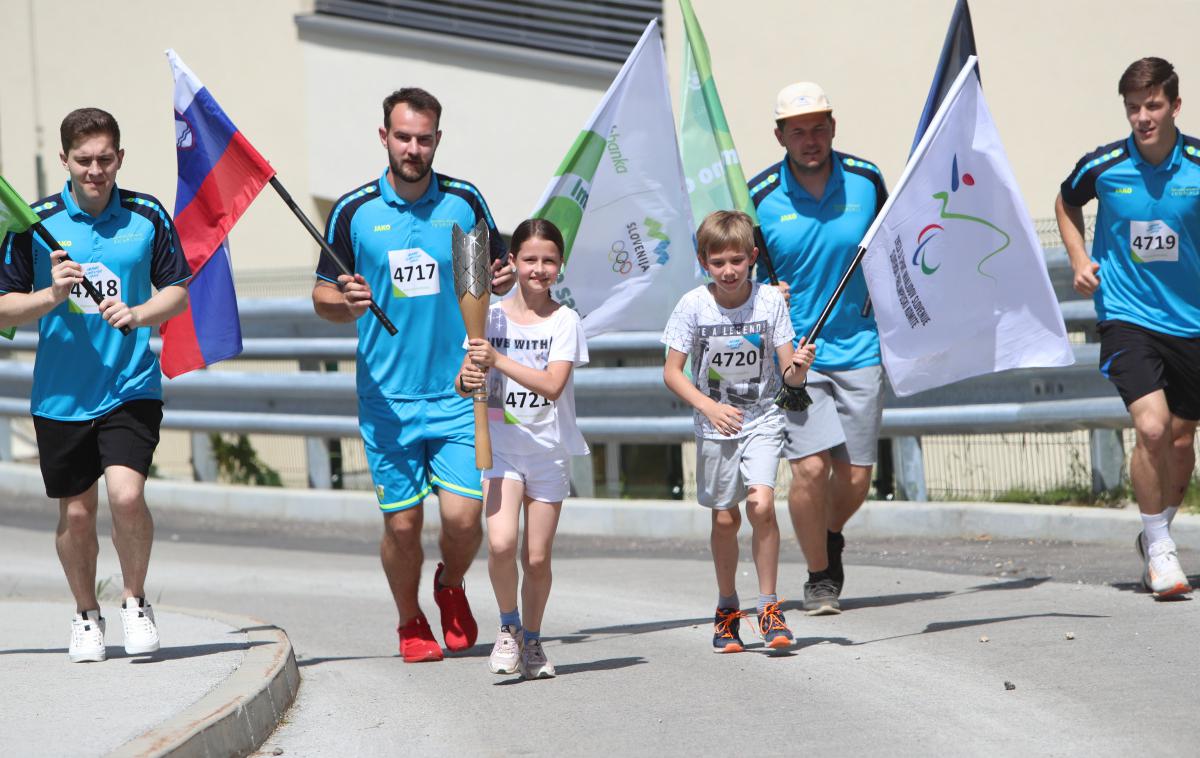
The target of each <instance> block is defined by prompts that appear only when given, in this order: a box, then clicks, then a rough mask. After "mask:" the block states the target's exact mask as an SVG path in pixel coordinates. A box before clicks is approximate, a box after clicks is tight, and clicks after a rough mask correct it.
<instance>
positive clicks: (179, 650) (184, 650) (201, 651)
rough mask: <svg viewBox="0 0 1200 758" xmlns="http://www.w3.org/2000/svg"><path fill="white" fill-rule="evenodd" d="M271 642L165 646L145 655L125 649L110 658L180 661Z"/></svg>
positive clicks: (153, 661) (139, 661) (135, 661)
mask: <svg viewBox="0 0 1200 758" xmlns="http://www.w3.org/2000/svg"><path fill="white" fill-rule="evenodd" d="M269 644H271V643H269V642H215V643H212V644H209V645H184V646H181V647H164V648H162V649H161V650H159V651H158V652H157V653H147V654H145V655H125V651H123V650H122V651H121V652H120V653H119V654H117V655H113V656H109V657H110V658H132V659H133V660H131V661H130V663H159V662H161V661H178V660H183V659H184V658H199V657H201V656H205V655H216V654H218V653H228V652H231V651H233V650H249V649H250V648H252V647H258V646H260V645H269Z"/></svg>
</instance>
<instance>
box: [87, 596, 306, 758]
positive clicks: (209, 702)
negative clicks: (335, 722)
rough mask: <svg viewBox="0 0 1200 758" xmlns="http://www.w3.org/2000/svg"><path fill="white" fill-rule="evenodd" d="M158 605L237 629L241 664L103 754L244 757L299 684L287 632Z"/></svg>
mask: <svg viewBox="0 0 1200 758" xmlns="http://www.w3.org/2000/svg"><path fill="white" fill-rule="evenodd" d="M162 610H164V611H166V610H170V611H174V612H175V613H186V614H189V615H192V616H202V617H205V618H212V619H216V620H217V621H220V622H222V623H225V624H228V625H230V626H232V627H234V628H236V629H239V630H241V631H243V632H245V634H246V638H247V642H249V643H250V647H249V649H247V651H246V655H245V656H244V657H243V658H242V663H241V665H239V666H238V667H237V669H236V670H235V671H234V672H233V673H232V674H230V675H229V677H227V678H226V679H225V680H224V681H223V682H221V683H220V684H218V685H217V686H216V687H215V688H214V689H213V690H212V691H211V692H209V693H208V694H207V695H205V696H204V697H202V698H201V699H200V700H198V701H196V702H195V703H193V704H192V705H190V706H188V707H187V708H185V709H184V710H183V711H181V712H180V713H178V714H176V715H175V716H173V717H171V718H169V719H167V720H166V721H165V722H163V723H161V724H159V725H158V726H156V727H154V728H153V729H151V730H150V731H148V732H146V733H145V734H143V735H141V736H140V737H137V738H135V739H133V740H131V741H130V742H127V743H125V744H124V745H122V746H121V747H119V748H117V749H116V750H114V751H112V752H111V753H109V754H108V758H151V757H152V756H153V757H157V756H171V757H172V758H192V757H193V756H195V757H196V758H208V757H209V756H245V755H249V754H251V753H253V752H254V751H255V750H257V749H258V747H259V746H260V745H262V744H263V742H265V741H266V739H267V737H269V736H270V735H271V733H272V732H273V731H275V727H276V726H278V725H279V721H280V719H282V718H283V714H284V713H286V712H287V709H288V708H289V707H290V706H291V704H292V701H293V700H295V698H296V692H297V691H298V690H299V688H300V669H299V668H298V667H297V666H296V656H295V653H294V652H293V650H292V643H291V640H289V639H288V636H287V633H286V632H284V631H283V630H282V629H280V628H279V627H277V626H274V625H271V624H267V623H265V622H263V621H260V620H259V619H256V618H253V617H249V616H237V615H232V614H228V613H220V612H216V611H196V610H191V609H187V608H170V607H168V606H162Z"/></svg>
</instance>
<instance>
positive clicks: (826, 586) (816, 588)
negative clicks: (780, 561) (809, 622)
mask: <svg viewBox="0 0 1200 758" xmlns="http://www.w3.org/2000/svg"><path fill="white" fill-rule="evenodd" d="M804 611H805V613H807V614H808V615H809V616H829V615H832V614H835V613H841V612H842V606H841V605H840V604H839V603H838V588H837V583H836V582H834V581H833V580H832V579H830V578H825V579H818V580H817V581H815V582H805V583H804Z"/></svg>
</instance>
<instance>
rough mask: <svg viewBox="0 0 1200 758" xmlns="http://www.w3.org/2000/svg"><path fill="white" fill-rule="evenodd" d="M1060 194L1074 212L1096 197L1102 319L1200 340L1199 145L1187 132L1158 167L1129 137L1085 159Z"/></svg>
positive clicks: (1098, 310) (1096, 253)
mask: <svg viewBox="0 0 1200 758" xmlns="http://www.w3.org/2000/svg"><path fill="white" fill-rule="evenodd" d="M1061 191H1062V198H1063V202H1065V203H1066V204H1068V205H1073V206H1075V207H1082V206H1084V205H1086V204H1087V203H1088V201H1090V200H1092V199H1093V198H1095V199H1096V200H1097V206H1098V207H1097V211H1096V234H1095V238H1094V239H1093V241H1092V258H1093V259H1094V260H1095V261H1096V262H1097V263H1099V264H1100V271H1099V276H1100V286H1099V287H1098V288H1097V289H1096V293H1095V295H1093V300H1094V301H1095V303H1096V317H1097V319H1098V320H1100V321H1105V320H1108V319H1116V320H1120V321H1127V322H1129V323H1132V324H1137V325H1138V326H1141V327H1143V328H1146V329H1151V330H1153V331H1156V332H1161V333H1164V334H1171V335H1175V336H1177V337H1200V255H1197V242H1198V240H1197V239H1196V238H1195V237H1193V236H1192V234H1193V233H1196V234H1200V141H1198V140H1196V139H1194V138H1192V137H1188V136H1186V135H1184V134H1183V133H1182V132H1180V133H1179V135H1178V137H1177V139H1176V141H1175V148H1174V150H1172V151H1171V154H1170V156H1168V157H1167V159H1166V160H1165V161H1163V162H1162V163H1161V164H1159V165H1157V166H1152V165H1150V164H1149V163H1147V162H1146V160H1145V159H1144V158H1142V155H1141V153H1139V152H1138V149H1137V146H1136V145H1135V144H1134V141H1133V136H1132V135H1130V136H1129V137H1127V138H1126V139H1124V140H1121V141H1119V142H1113V143H1111V144H1108V145H1105V146H1103V147H1100V148H1097V149H1096V150H1094V151H1092V152H1091V153H1088V154H1087V155H1085V156H1083V158H1081V159H1080V161H1079V163H1078V164H1076V166H1075V169H1074V170H1073V171H1072V172H1071V175H1070V176H1068V177H1067V179H1066V181H1064V182H1063V183H1062V187H1061Z"/></svg>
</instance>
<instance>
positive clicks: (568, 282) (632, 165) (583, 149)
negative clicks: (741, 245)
mask: <svg viewBox="0 0 1200 758" xmlns="http://www.w3.org/2000/svg"><path fill="white" fill-rule="evenodd" d="M537 207H538V210H537V212H536V213H534V216H536V217H538V218H545V219H549V220H550V221H553V222H554V223H555V225H557V226H558V228H559V229H561V230H562V233H563V238H564V240H565V241H566V247H567V249H566V251H565V252H566V265H565V266H564V268H563V273H562V275H561V276H560V278H559V281H558V283H557V284H556V285H555V286H554V287H553V289H552V292H553V295H554V299H555V300H558V301H559V302H561V303H564V304H565V305H568V306H570V307H571V308H574V309H575V310H576V311H578V312H579V315H580V316H582V317H583V329H584V332H585V333H586V334H587V336H589V337H591V336H594V335H596V334H600V333H602V332H606V331H611V330H614V329H620V330H629V331H632V330H653V331H659V330H661V329H662V327H663V325H664V324H665V323H666V322H667V317H668V316H670V315H671V310H672V309H673V308H674V307H675V303H676V301H678V299H679V298H680V296H682V295H683V293H684V292H686V291H687V290H689V289H691V288H692V287H695V286H696V285H697V284H698V283H699V280H698V279H697V276H696V271H697V266H696V265H695V262H694V261H695V247H694V246H693V244H692V237H693V226H692V213H691V206H690V205H689V202H688V194H687V189H686V186H685V184H684V179H683V166H682V165H681V163H680V160H679V143H678V142H677V141H676V138H675V117H674V115H673V114H672V112H671V94H670V91H669V89H668V87H667V66H666V57H665V56H664V54H663V45H662V38H661V36H660V35H659V31H658V22H657V21H651V22H650V23H649V24H648V25H647V26H646V31H645V32H644V33H643V34H642V37H641V39H640V40H639V41H638V43H637V46H636V47H634V49H633V52H631V53H630V54H629V58H628V59H627V60H626V61H625V65H624V66H622V67H621V70H620V72H619V73H618V74H617V77H616V79H614V80H613V83H612V85H611V86H610V87H609V88H608V92H606V93H605V94H604V98H603V99H602V100H601V101H600V104H599V105H598V106H597V107H596V110H595V111H594V112H593V113H592V117H591V118H590V119H589V120H588V122H587V125H586V126H584V128H583V130H582V131H581V132H580V133H579V136H578V137H577V138H576V140H575V144H574V145H572V146H571V149H570V150H569V151H568V152H567V155H566V157H565V158H564V159H563V161H562V163H561V165H560V166H559V168H558V171H557V172H556V173H555V176H554V178H553V179H551V180H550V184H549V186H548V187H547V188H546V192H545V194H544V195H543V196H542V199H541V201H540V202H539V203H538V206H537Z"/></svg>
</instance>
